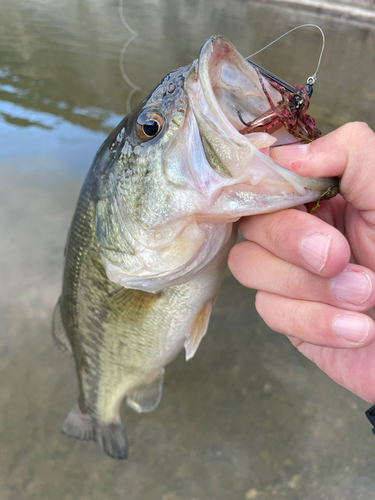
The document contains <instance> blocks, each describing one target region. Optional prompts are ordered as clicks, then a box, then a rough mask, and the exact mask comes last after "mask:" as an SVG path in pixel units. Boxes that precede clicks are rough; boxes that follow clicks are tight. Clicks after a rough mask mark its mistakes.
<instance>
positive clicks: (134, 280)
mask: <svg viewBox="0 0 375 500" xmlns="http://www.w3.org/2000/svg"><path fill="white" fill-rule="evenodd" d="M258 75H259V72H257V71H256V69H255V67H254V66H252V65H251V64H250V63H249V62H248V61H247V60H246V59H244V58H243V57H242V56H241V55H240V54H239V52H238V51H237V50H236V48H235V47H234V46H233V45H232V44H231V42H229V40H227V39H226V38H224V37H222V36H213V37H211V38H209V39H208V40H207V41H206V42H205V44H204V45H203V47H202V49H201V51H200V53H199V57H198V59H196V60H195V61H193V63H191V64H190V65H188V66H185V67H182V68H179V69H177V70H175V71H172V72H171V73H169V74H168V75H167V76H166V77H165V78H163V80H162V81H161V82H160V84H158V85H157V87H156V88H155V89H154V90H153V91H152V92H151V93H150V94H149V95H148V97H146V98H145V99H144V100H143V102H141V103H140V104H139V105H138V106H137V107H136V108H135V109H134V110H133V111H132V112H131V113H130V114H128V115H127V116H126V117H125V118H124V119H123V120H122V121H121V122H120V123H119V125H118V126H117V127H116V128H115V129H114V130H113V132H112V133H111V134H110V135H109V136H108V138H107V139H106V140H105V141H104V143H103V144H102V146H101V147H100V149H99V151H98V152H97V154H96V156H95V159H94V161H93V164H92V166H91V168H90V170H89V172H88V175H87V177H86V179H85V181H84V184H83V187H82V190H81V193H80V196H79V199H78V203H77V207H76V210H75V213H74V216H73V220H72V224H71V227H70V230H69V234H68V239H67V244H66V248H65V266H64V273H63V285H62V293H61V296H60V298H59V300H58V302H57V305H56V307H55V309H54V313H53V328H52V330H53V337H54V339H55V341H56V343H57V344H58V345H59V346H60V347H62V348H63V349H64V350H65V351H66V352H67V353H68V354H69V355H71V356H72V357H73V358H74V362H75V367H76V372H77V377H78V386H79V395H78V398H77V400H76V401H75V402H74V403H73V405H72V406H71V408H70V410H69V411H68V413H67V415H66V417H65V418H64V420H63V422H62V426H61V431H62V433H63V434H65V435H66V436H68V437H70V438H75V439H81V440H88V441H90V440H91V441H95V442H96V443H97V444H98V445H99V447H100V448H101V449H102V450H103V451H104V453H105V454H107V455H108V456H109V457H111V458H114V459H124V458H126V457H127V453H128V441H127V436H126V433H125V430H124V427H123V424H122V422H121V419H120V413H119V410H120V406H121V403H122V401H123V399H124V398H126V402H127V404H128V405H129V406H130V407H131V408H132V409H133V410H135V411H136V412H150V411H152V410H154V409H155V408H156V407H157V405H158V404H159V402H160V399H161V395H162V387H163V377H164V370H165V366H166V365H167V364H168V363H169V362H171V361H172V360H173V359H174V358H175V357H176V355H177V354H178V353H179V352H180V351H181V350H182V349H183V348H185V351H186V359H187V360H188V359H191V358H192V357H193V356H194V354H195V352H196V351H197V348H198V346H199V344H200V342H201V340H202V338H203V337H204V335H205V333H206V331H207V326H208V322H209V318H210V314H211V310H212V306H213V304H214V301H215V298H216V296H217V294H218V291H219V287H220V283H221V281H222V278H223V275H224V271H225V266H226V260H227V256H228V253H229V250H230V248H231V247H232V246H233V244H234V243H235V241H236V237H237V228H236V224H235V222H236V221H237V220H238V219H239V218H240V217H242V216H248V215H253V214H260V213H268V212H273V211H277V210H282V209H286V208H289V207H293V206H296V205H301V204H305V203H308V202H311V201H314V200H316V199H318V198H319V197H320V196H321V195H322V193H324V192H326V191H327V189H328V188H335V186H337V179H333V178H322V179H313V178H302V177H300V176H298V175H296V174H295V173H293V172H291V171H288V170H286V169H284V168H282V167H281V166H279V165H277V164H276V163H275V162H274V161H273V160H272V159H271V158H270V156H269V150H270V147H275V146H278V145H282V144H287V143H292V142H295V141H296V140H298V138H296V137H295V135H293V134H291V133H289V131H288V130H287V129H286V128H285V126H282V124H281V125H279V126H278V127H273V128H272V129H270V130H269V132H264V131H263V132H262V131H253V132H252V133H249V134H246V133H245V134H244V133H240V131H241V130H242V129H243V128H244V125H243V123H244V122H245V123H251V122H252V121H254V120H255V119H256V118H257V117H259V116H262V115H264V114H265V113H267V111H269V110H270V102H269V99H272V101H273V102H274V103H276V102H278V101H280V92H279V91H278V90H277V89H276V88H274V87H273V86H272V85H271V84H270V82H269V81H268V80H267V79H265V78H264V79H263V80H264V81H263V82H260V80H259V76H258ZM264 87H265V88H266V89H267V93H268V96H266V95H265V93H264V91H263V88H264ZM240 118H241V119H240Z"/></svg>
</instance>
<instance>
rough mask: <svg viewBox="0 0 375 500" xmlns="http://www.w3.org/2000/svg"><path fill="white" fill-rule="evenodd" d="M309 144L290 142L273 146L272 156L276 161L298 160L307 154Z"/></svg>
mask: <svg viewBox="0 0 375 500" xmlns="http://www.w3.org/2000/svg"><path fill="white" fill-rule="evenodd" d="M309 146H310V144H290V145H288V146H280V147H278V148H273V150H272V156H273V158H274V159H275V160H278V161H290V160H299V159H301V158H303V157H304V156H306V155H307V153H308V150H309Z"/></svg>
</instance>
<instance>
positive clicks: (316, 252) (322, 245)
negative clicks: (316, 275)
mask: <svg viewBox="0 0 375 500" xmlns="http://www.w3.org/2000/svg"><path fill="white" fill-rule="evenodd" d="M330 244H331V236H328V235H327V234H323V233H313V234H309V235H308V236H306V237H305V238H304V239H303V240H302V242H301V244H300V247H299V251H300V254H301V255H302V257H303V259H304V261H305V262H307V264H308V265H309V266H311V267H312V268H313V269H315V271H318V272H320V271H321V270H322V269H323V267H324V266H325V264H326V262H327V257H328V251H329V246H330Z"/></svg>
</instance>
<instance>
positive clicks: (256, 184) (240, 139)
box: [186, 36, 338, 220]
mask: <svg viewBox="0 0 375 500" xmlns="http://www.w3.org/2000/svg"><path fill="white" fill-rule="evenodd" d="M262 83H263V86H264V87H265V88H266V91H267V93H268V96H269V98H270V99H271V100H272V102H273V104H274V105H277V103H278V102H279V101H280V100H282V96H281V94H280V92H279V91H278V90H276V89H275V88H274V87H273V86H272V85H271V84H270V83H269V82H268V80H267V79H266V78H263V79H262ZM262 83H261V81H260V78H259V73H258V72H257V70H256V69H255V68H254V67H253V66H252V65H251V64H250V63H249V62H248V61H246V59H244V58H243V57H242V56H241V55H240V54H239V53H238V51H237V50H236V49H235V47H234V46H233V45H232V44H231V43H230V42H229V41H228V40H227V39H225V38H224V37H221V36H214V37H211V38H210V39H208V40H207V41H206V43H205V44H204V45H203V47H202V49H201V52H200V55H199V59H198V62H197V63H196V64H195V65H193V67H192V69H191V71H190V74H189V75H188V77H187V81H186V91H187V94H188V97H189V103H190V106H191V109H192V111H193V113H194V116H195V119H196V122H197V126H198V128H199V133H200V138H201V141H202V145H203V148H204V151H205V155H206V158H207V160H208V161H209V163H210V165H211V167H212V169H213V170H214V171H216V172H217V173H218V174H220V175H221V176H222V177H224V178H225V180H226V182H225V183H226V187H225V188H224V187H223V188H222V190H221V193H220V195H219V196H218V197H217V201H218V202H219V206H220V210H221V212H222V214H224V213H226V216H227V217H233V216H234V217H237V218H238V217H240V216H242V215H251V214H255V213H265V212H270V211H275V210H280V209H282V208H288V207H292V206H295V205H298V204H304V203H307V202H309V201H313V200H316V199H317V198H318V197H319V196H320V195H321V194H322V193H323V192H325V191H326V190H327V189H328V188H330V187H336V186H338V180H337V179H332V178H329V179H328V178H320V179H315V178H302V177H300V176H298V175H297V174H295V173H293V172H291V171H289V170H287V169H284V168H283V167H281V166H279V165H277V164H276V163H275V162H274V161H273V160H272V159H271V158H270V157H269V149H270V147H273V146H275V145H277V146H281V145H284V144H290V143H293V142H297V141H298V140H299V139H298V137H295V136H294V135H292V134H291V133H290V132H289V131H288V130H287V129H286V127H285V126H283V124H282V123H280V124H279V125H278V126H277V127H274V128H271V129H270V130H269V131H268V132H267V133H266V132H264V131H256V132H251V133H248V134H246V133H245V134H244V124H247V123H251V122H253V121H254V120H255V119H257V118H258V117H259V116H261V115H263V114H264V113H266V112H267V111H268V110H270V111H272V110H271V107H270V103H269V100H268V98H267V96H266V95H265V92H264V90H263V88H262ZM228 196H229V198H228ZM239 196H240V198H241V199H240V198H239ZM223 203H224V205H223ZM234 205H237V206H236V207H234ZM230 206H232V207H233V208H232V209H230ZM213 209H214V207H213ZM227 220H228V219H227ZM231 220H233V218H232V219H231Z"/></svg>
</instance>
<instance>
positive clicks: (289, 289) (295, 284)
mask: <svg viewBox="0 0 375 500" xmlns="http://www.w3.org/2000/svg"><path fill="white" fill-rule="evenodd" d="M284 279H285V282H284V287H285V293H287V294H288V296H289V297H292V298H303V297H304V290H305V280H304V277H303V276H302V275H301V269H300V268H299V267H297V266H295V265H293V264H290V265H289V266H288V268H287V269H286V270H285V278H284Z"/></svg>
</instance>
